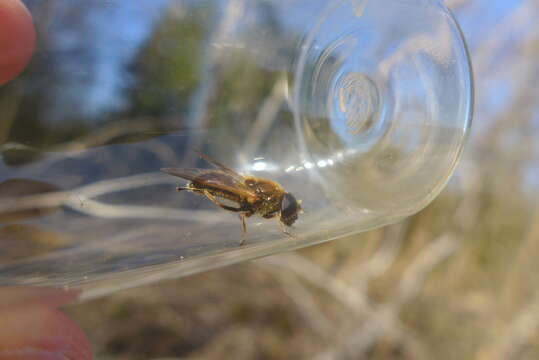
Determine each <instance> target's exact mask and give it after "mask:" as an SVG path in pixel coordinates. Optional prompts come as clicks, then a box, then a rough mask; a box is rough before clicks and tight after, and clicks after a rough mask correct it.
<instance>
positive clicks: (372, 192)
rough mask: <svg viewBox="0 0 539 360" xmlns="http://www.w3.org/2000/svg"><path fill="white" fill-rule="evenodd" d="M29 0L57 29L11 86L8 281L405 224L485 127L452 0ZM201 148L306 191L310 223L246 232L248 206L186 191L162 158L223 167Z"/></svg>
mask: <svg viewBox="0 0 539 360" xmlns="http://www.w3.org/2000/svg"><path fill="white" fill-rule="evenodd" d="M29 5H30V11H31V12H32V14H33V16H34V20H35V22H36V27H37V33H38V36H39V37H40V42H39V44H40V45H39V48H38V50H37V52H36V54H35V57H34V62H33V63H32V64H31V66H30V68H29V70H27V73H26V74H25V75H24V76H22V77H21V78H19V79H17V80H15V81H14V82H12V84H10V85H9V86H10V87H9V88H6V90H5V91H4V92H3V93H2V95H1V96H2V97H3V99H2V98H0V103H1V104H2V106H4V110H2V111H5V109H6V108H7V105H6V103H8V104H11V105H12V104H13V103H15V104H17V105H18V109H19V111H18V113H16V114H15V115H13V116H12V118H11V120H12V123H13V124H14V125H13V128H12V131H11V133H10V134H11V135H10V137H8V138H7V140H6V141H5V143H4V144H3V145H2V155H3V163H2V165H1V166H0V175H1V177H2V180H3V181H4V182H3V183H2V184H0V195H2V194H4V195H3V198H4V200H3V201H2V203H0V215H2V216H1V219H2V221H3V225H2V230H1V231H2V232H3V234H4V235H3V237H4V240H5V241H3V243H0V252H1V253H3V254H4V255H3V257H2V258H1V259H0V284H2V285H45V286H60V287H69V288H80V289H82V290H83V293H82V297H83V298H90V297H95V296H98V295H101V294H105V293H108V292H111V291H115V290H117V289H121V288H125V287H129V286H134V285H138V284H143V283H148V282H152V281H156V280H159V279H164V278H171V277H178V276H185V275H188V274H192V273H195V272H199V271H202V270H207V269H211V268H215V267H219V266H223V265H227V264H231V263H235V262H239V261H243V260H247V259H253V258H256V257H260V256H264V255H268V254H274V253H277V252H282V251H288V250H292V249H297V248H301V247H304V246H308V245H312V244H316V243H320V242H324V241H329V240H332V239H337V238H339V237H343V236H348V235H351V234H355V233H359V232H362V231H366V230H369V229H372V228H375V227H379V226H382V225H386V224H389V223H393V222H396V221H398V220H401V219H403V218H404V217H406V216H409V215H411V214H413V213H415V212H417V211H419V210H420V209H422V208H423V207H425V206H426V205H427V204H428V203H429V202H430V201H431V200H432V199H433V198H434V197H436V195H437V194H438V193H439V192H440V191H441V190H442V188H443V187H444V186H445V184H446V183H447V181H448V179H449V177H450V176H451V174H452V172H453V170H454V168H455V166H456V164H457V162H458V159H459V155H460V153H461V150H462V147H463V144H464V141H465V139H466V135H467V132H468V130H469V127H470V122H471V109H472V78H471V68H470V64H469V60H468V55H467V51H466V46H465V42H464V40H463V38H462V34H461V33H460V31H459V28H458V25H457V24H456V22H455V20H454V19H453V17H452V16H451V14H450V12H449V11H448V10H447V9H446V8H445V7H444V5H443V3H442V2H441V1H436V0H376V1H360V0H356V1H313V0H293V1H291V0H273V1H242V0H230V1H226V2H223V1H214V2H212V1H204V2H198V1H140V2H129V3H127V2H124V1H121V0H117V1H109V2H107V3H104V2H98V3H95V4H93V5H91V4H89V3H86V4H85V1H83V0H80V1H72V0H70V1H44V2H43V1H42V2H39V3H38V2H35V3H30V4H29ZM68 15H69V16H68ZM10 96H12V97H13V98H14V99H15V100H12V101H11V102H8V100H6V99H8V97H10ZM2 100H4V101H3V102H2ZM25 121H26V123H25ZM18 124H23V125H18ZM17 126H19V127H17ZM21 129H22V130H21ZM28 131H29V132H30V133H29V132H28ZM51 134H52V135H51ZM193 149H196V150H200V151H201V152H203V153H205V154H207V155H208V156H210V157H212V158H214V159H216V160H218V161H219V162H222V163H224V164H226V165H227V166H229V167H231V168H233V169H235V170H236V171H238V172H240V173H243V174H250V175H253V176H257V177H265V178H269V179H272V180H274V181H277V182H279V183H280V184H281V185H282V186H283V187H284V188H285V189H286V191H288V192H290V193H292V194H294V195H295V196H296V198H298V199H301V200H302V207H303V209H304V211H305V212H304V213H303V214H300V215H299V218H298V220H297V221H296V222H295V223H294V225H293V227H292V228H290V233H291V236H289V235H287V234H285V233H283V231H282V229H281V227H280V226H279V222H278V220H277V218H275V219H264V218H261V217H259V216H256V215H255V216H252V217H250V218H248V219H247V232H246V234H245V235H243V234H242V227H241V222H240V220H239V219H238V216H237V214H235V213H233V212H228V211H225V210H223V209H221V208H218V207H217V206H215V205H214V204H212V203H211V202H210V201H209V200H208V199H206V198H205V197H203V196H201V195H197V194H192V193H188V192H176V191H175V187H176V185H177V184H180V185H184V184H185V183H186V181H182V180H181V179H179V178H175V177H172V176H169V175H166V174H163V173H160V172H159V169H160V168H163V167H176V168H193V167H195V168H210V167H211V165H209V164H208V163H206V162H205V161H203V160H201V159H200V158H199V157H198V156H197V154H196V152H194V151H193ZM6 184H7V185H6ZM242 241H244V243H245V244H244V245H243V246H240V243H241V242H242Z"/></svg>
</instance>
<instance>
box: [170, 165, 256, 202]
mask: <svg viewBox="0 0 539 360" xmlns="http://www.w3.org/2000/svg"><path fill="white" fill-rule="evenodd" d="M161 171H162V172H164V173H167V174H169V175H173V176H177V177H180V178H182V179H186V180H189V181H191V182H193V183H194V184H198V185H203V186H204V187H206V188H209V189H215V190H223V191H228V192H230V193H233V194H236V195H238V196H241V197H243V198H247V199H249V200H251V201H256V200H257V199H258V196H257V195H256V194H255V193H254V192H253V191H252V190H251V189H249V188H248V187H247V186H245V184H244V183H243V182H240V181H238V179H236V178H235V177H232V176H231V175H230V174H228V173H226V172H224V171H221V170H208V169H180V168H164V169H161ZM242 180H243V178H242Z"/></svg>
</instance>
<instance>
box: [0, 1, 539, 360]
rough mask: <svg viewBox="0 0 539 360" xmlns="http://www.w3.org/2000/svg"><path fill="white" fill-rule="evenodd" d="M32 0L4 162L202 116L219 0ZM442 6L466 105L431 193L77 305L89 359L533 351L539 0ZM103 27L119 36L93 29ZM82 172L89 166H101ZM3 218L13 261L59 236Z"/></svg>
mask: <svg viewBox="0 0 539 360" xmlns="http://www.w3.org/2000/svg"><path fill="white" fill-rule="evenodd" d="M25 3H26V5H27V6H28V7H29V9H30V10H31V12H32V13H34V14H41V15H40V17H39V18H35V21H36V26H37V32H38V36H41V37H40V39H39V41H40V46H41V47H43V48H44V49H46V51H43V52H40V53H39V54H37V56H36V57H35V58H34V59H33V62H32V64H31V66H30V68H29V69H28V71H26V72H25V74H24V75H23V76H22V77H21V78H20V79H19V80H18V81H16V82H12V83H10V84H8V85H6V86H3V87H1V88H0V108H1V109H2V114H3V116H4V119H8V120H9V119H11V120H12V121H3V122H2V124H0V126H1V127H2V128H0V142H1V143H2V144H4V145H5V144H8V145H9V146H3V147H2V156H3V159H4V163H5V164H7V165H2V166H8V167H17V166H22V165H24V164H27V163H29V162H32V161H34V160H36V159H38V158H39V157H40V149H51V148H55V149H66V148H72V149H76V148H77V147H78V146H79V147H80V146H85V147H91V146H101V145H104V144H114V143H126V142H135V141H140V140H144V138H141V134H146V135H147V136H148V137H151V136H152V134H154V133H163V132H169V131H175V130H178V129H176V128H173V126H174V125H173V124H175V122H174V121H172V120H173V119H174V118H175V117H177V116H185V118H186V119H189V118H195V117H196V116H195V115H193V114H192V113H190V111H192V109H193V104H191V103H189V101H188V100H185V101H183V100H182V99H189V97H188V96H187V94H190V93H192V92H193V91H196V89H199V86H198V85H199V83H200V82H201V81H205V80H207V79H206V78H204V76H206V75H204V74H207V70H208V69H207V68H205V66H206V65H205V62H204V59H201V58H199V54H200V53H201V52H200V49H198V48H197V46H200V44H201V43H202V42H201V41H200V40H201V39H202V37H203V36H206V35H205V34H207V33H208V29H209V28H212V27H213V26H215V23H216V19H217V17H218V15H219V14H218V10H217V9H216V8H212V4H215V3H216V2H209V1H197V0H192V1H181V2H174V4H172V2H171V1H167V0H139V1H137V2H134V1H131V2H129V1H115V2H113V1H110V2H109V1H106V0H91V1H72V0H48V1H40V0H27V1H25ZM446 4H447V5H448V6H449V7H450V8H451V9H452V10H453V12H454V14H455V16H456V18H457V19H458V21H459V22H460V24H461V26H462V30H463V32H464V35H465V37H466V39H467V41H468V45H469V49H470V52H471V56H472V62H473V66H474V71H475V85H476V99H475V100H476V106H475V116H474V123H473V129H472V134H471V136H470V139H469V143H468V146H467V148H466V150H465V153H464V158H463V160H462V162H461V164H460V165H459V168H458V171H457V173H456V174H455V176H453V178H452V180H451V182H450V184H449V186H448V187H447V188H446V189H445V190H444V192H443V193H442V194H441V196H439V197H438V198H437V199H436V200H435V201H434V202H433V203H432V204H431V205H430V206H428V207H427V208H426V209H425V210H423V211H421V212H420V213H419V214H417V215H415V216H413V217H411V218H409V219H407V220H406V221H403V222H401V223H399V224H396V225H392V226H389V227H385V228H383V229H379V230H375V231H371V232H367V233H364V234H362V235H360V236H354V237H350V238H345V239H341V240H338V241H333V242H331V243H328V244H324V245H319V246H315V247H311V248H308V249H305V250H302V251H298V252H293V253H286V254H280V255H276V256H272V257H268V258H264V259H260V260H257V261H251V262H248V263H243V264H240V265H236V266H231V267H228V268H225V269H220V270H216V271H210V272H206V273H203V274H199V275H194V276H191V277H188V278H184V279H180V280H174V281H166V282H161V283H159V284H155V285H151V286H146V287H140V288H136V289H131V290H125V291H121V292H117V293H115V294H113V295H110V296H107V297H105V298H101V299H98V300H93V301H89V302H85V303H82V304H78V305H75V306H72V307H69V308H68V309H67V312H68V313H69V314H70V315H71V316H72V317H73V318H74V319H75V320H76V321H77V322H78V323H79V324H80V325H81V327H82V328H83V329H84V330H85V331H86V332H87V334H88V336H89V338H90V340H91V341H92V343H93V345H94V350H95V352H96V357H97V358H98V359H161V360H164V359H169V360H172V359H222V358H230V359H433V358H437V359H444V360H445V359H481V360H483V359H537V358H539V337H538V335H539V286H538V285H539V267H537V265H536V264H535V262H536V261H535V259H536V258H537V257H538V256H539V208H538V205H537V204H538V203H539V202H538V195H537V194H538V193H539V192H538V190H539V161H538V160H539V159H538V156H539V148H537V143H538V142H537V141H536V137H537V136H539V87H538V86H537V84H538V83H539V65H538V64H539V27H537V18H538V16H539V3H538V2H537V1H533V0H495V1H493V0H448V1H446ZM260 6H262V7H264V9H263V11H261V12H260V13H261V14H265V15H264V18H261V19H257V21H261V22H264V24H266V25H267V26H274V27H278V26H279V24H278V22H277V21H276V20H275V18H276V17H275V16H272V11H271V2H269V1H268V2H263V1H262V2H260ZM294 12H295V13H294ZM47 14H49V15H50V16H47ZM294 14H297V16H301V15H299V14H298V9H294V8H293V7H291V9H290V15H291V16H294ZM53 15H54V16H53ZM178 19H181V22H179V21H178ZM110 23H113V24H115V25H116V27H117V31H116V32H110V31H109V30H107V31H106V33H103V31H104V30H103V29H108V28H109V27H107V26H103V24H110ZM179 23H180V24H181V26H178V24H179ZM283 36H285V35H284V34H283ZM98 39H99V41H97V40H98ZM104 39H105V40H104ZM230 76H231V78H233V77H234V76H236V74H230ZM226 80H227V79H220V81H226ZM251 85H252V86H253V89H252V90H251V93H252V94H253V99H248V98H247V99H244V101H243V102H242V103H239V105H238V106H242V107H246V108H248V107H249V104H250V101H254V99H256V96H258V95H257V94H260V93H265V92H267V89H268V88H269V89H271V86H272V83H271V82H270V81H269V80H268V81H267V82H264V80H263V78H261V81H260V82H259V83H257V84H254V85H253V84H251ZM231 86H232V85H231ZM232 90H234V89H233V88H232V89H231V94H232V95H233V94H234V92H233V91H232ZM243 90H244V89H242V92H244V91H243ZM232 95H231V96H232ZM195 105H196V104H195ZM194 108H195V109H196V106H194ZM228 110H230V109H223V110H222V111H223V112H226V111H228ZM10 114H11V115H10ZM224 115H226V114H224ZM224 115H223V116H224ZM229 115H230V114H229ZM15 119H16V121H15ZM238 121H239V125H238V126H241V124H242V121H244V122H247V121H248V119H239V120H238ZM231 131H234V129H231ZM13 144H17V145H13ZM24 144H31V147H29V146H26V145H24ZM81 144H82V145H81ZM152 144H153V146H155V147H156V148H158V149H159V144H158V143H152ZM160 149H161V150H162V149H163V148H160ZM152 151H154V152H155V151H156V150H155V149H152ZM152 154H153V153H152V152H151V151H149V152H148V154H146V156H148V157H149V158H148V161H152V159H153V158H152V157H151V156H154V155H152ZM108 156H114V151H113V150H111V153H109V154H108ZM164 156H166V154H165V155H164ZM91 166H92V169H93V171H94V172H95V173H96V174H98V173H99V171H100V169H101V168H100V167H99V166H100V164H99V162H97V161H96V163H95V164H91ZM109 170H110V169H109ZM113 170H114V171H116V173H114V174H116V175H125V174H126V172H128V171H136V169H128V170H126V169H124V168H123V167H122V164H118V168H116V169H113ZM85 171H87V169H85ZM96 176H97V175H96ZM2 229H3V230H2V231H4V232H6V233H9V234H10V239H13V240H14V241H15V242H16V243H17V246H12V247H11V248H10V249H11V250H10V251H11V252H10V253H4V254H3V255H1V256H3V257H4V258H7V259H13V258H16V257H17V254H19V253H21V254H22V253H24V254H26V255H27V254H28V249H29V248H30V247H31V248H32V249H33V250H32V251H35V252H36V253H39V252H40V251H43V252H46V251H48V250H50V248H51V247H54V246H61V244H62V241H63V240H62V239H61V238H58V237H54V236H52V235H50V234H48V233H43V232H42V231H38V230H36V229H29V228H20V229H16V230H17V231H14V229H13V228H9V229H6V227H4V228H2ZM13 234H18V235H16V236H14V235H13ZM17 236H18V237H17ZM47 236H48V237H47ZM21 239H24V241H21ZM36 239H39V240H36ZM43 239H48V240H43ZM51 239H52V240H51ZM25 241H26V243H25ZM36 244H38V245H39V246H37V245H36Z"/></svg>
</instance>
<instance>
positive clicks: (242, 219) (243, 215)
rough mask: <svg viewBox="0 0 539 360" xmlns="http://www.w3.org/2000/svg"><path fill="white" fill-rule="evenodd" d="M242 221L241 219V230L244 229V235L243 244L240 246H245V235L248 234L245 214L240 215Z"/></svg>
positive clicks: (242, 235)
mask: <svg viewBox="0 0 539 360" xmlns="http://www.w3.org/2000/svg"><path fill="white" fill-rule="evenodd" d="M240 219H241V228H242V229H243V233H242V234H241V242H240V246H242V245H243V244H245V234H246V233H247V225H246V224H245V214H244V213H240Z"/></svg>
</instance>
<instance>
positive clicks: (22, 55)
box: [0, 0, 36, 85]
mask: <svg viewBox="0 0 539 360" xmlns="http://www.w3.org/2000/svg"><path fill="white" fill-rule="evenodd" d="M35 41H36V33H35V28H34V23H33V20H32V15H31V14H30V12H29V11H28V9H27V8H26V6H25V5H24V4H23V3H22V2H21V1H20V0H1V1H0V85H1V84H4V83H6V82H8V81H9V80H11V79H13V78H15V77H16V76H17V75H19V74H20V73H21V72H22V71H23V69H24V68H25V67H26V66H27V65H28V63H29V62H30V59H31V58H32V54H33V52H34V49H35Z"/></svg>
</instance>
